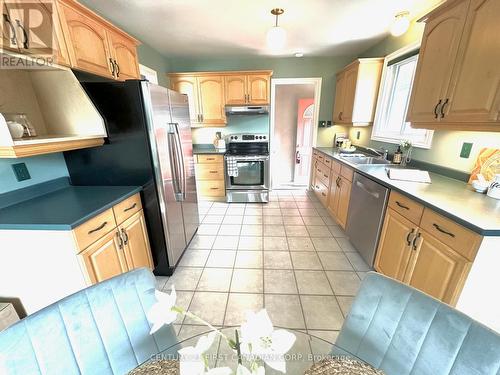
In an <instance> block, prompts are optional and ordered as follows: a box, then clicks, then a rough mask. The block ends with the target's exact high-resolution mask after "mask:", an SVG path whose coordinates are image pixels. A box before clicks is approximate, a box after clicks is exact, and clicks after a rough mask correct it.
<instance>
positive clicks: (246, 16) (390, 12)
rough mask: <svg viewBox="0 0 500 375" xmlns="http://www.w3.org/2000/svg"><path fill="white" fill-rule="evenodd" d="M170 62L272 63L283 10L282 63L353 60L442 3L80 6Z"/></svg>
mask: <svg viewBox="0 0 500 375" xmlns="http://www.w3.org/2000/svg"><path fill="white" fill-rule="evenodd" d="M83 2H84V3H85V4H87V5H88V6H90V7H91V8H92V9H94V10H96V11H97V12H98V13H100V14H101V15H103V16H104V17H105V18H107V19H109V20H110V21H112V22H114V23H116V24H118V25H121V26H122V27H123V28H124V29H126V31H128V32H129V33H131V34H133V35H135V36H136V37H137V38H139V39H140V40H141V41H143V42H145V43H147V44H149V45H151V46H152V47H154V48H155V49H157V50H158V51H160V52H162V53H163V54H165V55H167V56H213V57H224V56H255V55H271V54H272V53H271V51H267V50H266V47H265V36H266V32H267V30H268V29H269V28H270V27H271V26H273V24H274V16H273V15H271V13H270V10H271V9H272V8H274V7H282V8H284V9H285V13H284V14H283V15H282V16H280V26H283V27H284V28H285V29H286V30H287V34H288V38H287V47H286V49H285V50H284V51H282V52H281V53H280V55H285V56H290V55H292V54H293V53H294V52H296V51H303V52H304V53H305V55H306V56H311V55H315V56H341V55H353V54H358V53H361V52H363V51H364V50H366V49H367V48H369V47H370V46H372V45H374V44H375V43H376V42H378V41H379V40H381V39H382V38H384V37H385V36H386V35H388V30H389V27H390V25H391V23H392V21H393V19H394V15H395V14H396V13H397V12H399V11H401V10H409V11H410V17H411V18H414V17H417V16H420V15H422V14H423V13H425V11H426V10H428V9H431V8H432V7H434V6H435V5H436V4H438V3H440V2H442V0H273V1H269V0H105V1H104V0H83Z"/></svg>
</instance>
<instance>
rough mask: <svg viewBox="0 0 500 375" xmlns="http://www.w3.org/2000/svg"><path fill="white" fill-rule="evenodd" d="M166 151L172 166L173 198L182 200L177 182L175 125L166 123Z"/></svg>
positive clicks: (177, 165) (178, 200)
mask: <svg viewBox="0 0 500 375" xmlns="http://www.w3.org/2000/svg"><path fill="white" fill-rule="evenodd" d="M168 125H169V128H168V138H167V139H168V152H169V154H170V160H171V166H172V167H171V168H172V182H173V184H172V185H173V188H174V195H175V200H176V201H177V202H180V201H181V200H182V190H181V185H180V183H179V181H180V179H179V175H180V173H179V169H180V168H179V159H178V154H177V141H176V138H175V127H174V126H173V124H168Z"/></svg>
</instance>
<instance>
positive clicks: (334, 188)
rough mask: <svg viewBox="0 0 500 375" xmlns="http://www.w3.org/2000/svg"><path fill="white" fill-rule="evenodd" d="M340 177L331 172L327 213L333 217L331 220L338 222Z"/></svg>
mask: <svg viewBox="0 0 500 375" xmlns="http://www.w3.org/2000/svg"><path fill="white" fill-rule="evenodd" d="M339 181H340V175H339V174H337V173H334V172H333V170H332V176H331V180H330V193H329V198H328V211H329V212H330V214H331V215H332V216H333V218H334V219H335V220H337V221H339V218H338V213H339V200H340V182H339Z"/></svg>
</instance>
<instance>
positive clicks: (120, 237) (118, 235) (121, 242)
mask: <svg viewBox="0 0 500 375" xmlns="http://www.w3.org/2000/svg"><path fill="white" fill-rule="evenodd" d="M116 237H118V248H120V249H123V238H122V236H121V235H120V231H117V232H116Z"/></svg>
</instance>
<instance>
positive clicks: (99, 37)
mask: <svg viewBox="0 0 500 375" xmlns="http://www.w3.org/2000/svg"><path fill="white" fill-rule="evenodd" d="M61 18H62V19H63V21H62V25H63V31H65V37H66V42H67V44H68V50H69V54H70V56H71V58H72V61H73V64H74V67H75V68H76V69H81V70H85V71H88V72H91V73H94V74H98V75H101V76H104V77H108V78H114V76H113V74H112V72H113V70H112V64H111V63H110V58H111V55H110V53H109V48H108V40H107V38H106V29H105V27H104V26H103V25H102V24H101V23H100V22H98V21H96V20H94V19H92V18H90V17H89V16H87V15H85V14H82V13H80V12H79V11H77V10H76V9H73V8H72V7H70V6H69V5H67V4H65V3H61Z"/></svg>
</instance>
